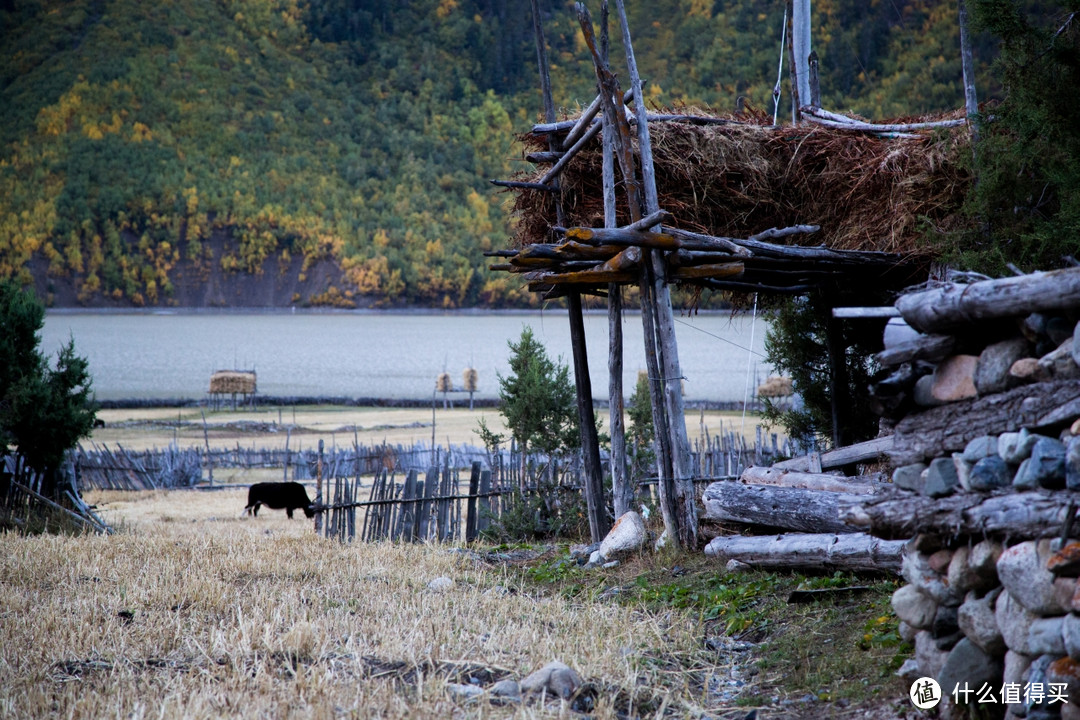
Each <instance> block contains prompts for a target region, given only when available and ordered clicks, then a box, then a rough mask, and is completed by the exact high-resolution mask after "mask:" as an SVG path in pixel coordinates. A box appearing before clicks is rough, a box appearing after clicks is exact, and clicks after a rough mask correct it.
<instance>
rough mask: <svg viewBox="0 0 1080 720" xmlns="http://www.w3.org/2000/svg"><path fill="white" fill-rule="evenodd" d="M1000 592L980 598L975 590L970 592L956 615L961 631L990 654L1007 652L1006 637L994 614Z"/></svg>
mask: <svg viewBox="0 0 1080 720" xmlns="http://www.w3.org/2000/svg"><path fill="white" fill-rule="evenodd" d="M998 594H999V593H997V592H993V593H990V594H988V595H987V596H986V597H982V598H980V597H977V596H976V595H975V593H973V592H971V593H968V595H967V598H966V599H965V600H964V604H963V605H961V606H960V608H959V610H958V611H957V617H956V620H957V624H958V625H959V626H960V631H961V632H963V633H964V635H965V636H966V637H967V638H968V639H969V640H971V642H973V643H975V644H976V645H978V646H979V647H980V648H982V649H983V650H985V651H986V652H987V653H989V654H990V655H1000V654H1001V653H1003V652H1005V638H1003V637H1002V636H1001V630H1000V629H999V628H998V624H997V617H995V614H994V603H995V601H996V600H997V596H998Z"/></svg>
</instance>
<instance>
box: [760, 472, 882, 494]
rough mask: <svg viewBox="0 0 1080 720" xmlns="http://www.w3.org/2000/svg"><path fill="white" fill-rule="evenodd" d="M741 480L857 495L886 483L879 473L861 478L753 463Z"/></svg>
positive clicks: (877, 488)
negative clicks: (762, 465) (882, 480)
mask: <svg viewBox="0 0 1080 720" xmlns="http://www.w3.org/2000/svg"><path fill="white" fill-rule="evenodd" d="M739 482H741V483H743V484H744V485H771V486H773V487H787V488H799V489H802V490H825V491H828V492H843V493H854V494H856V495H868V494H870V493H874V492H877V491H878V490H880V489H881V487H882V486H884V485H886V484H885V483H883V482H881V476H880V475H878V474H875V475H869V476H861V477H860V478H845V477H839V476H836V475H822V474H820V473H810V472H800V471H798V470H785V469H782V468H778V467H777V466H776V465H774V466H772V467H758V466H756V465H751V466H750V467H748V468H746V469H745V470H743V472H742V475H740V476H739Z"/></svg>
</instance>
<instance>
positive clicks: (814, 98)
mask: <svg viewBox="0 0 1080 720" xmlns="http://www.w3.org/2000/svg"><path fill="white" fill-rule="evenodd" d="M807 64H808V65H809V70H810V104H811V105H813V106H814V107H816V108H819V107H821V77H820V75H819V70H820V68H819V67H818V56H817V50H811V51H810V62H809V63H807Z"/></svg>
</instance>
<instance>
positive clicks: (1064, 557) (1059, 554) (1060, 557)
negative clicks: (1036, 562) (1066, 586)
mask: <svg viewBox="0 0 1080 720" xmlns="http://www.w3.org/2000/svg"><path fill="white" fill-rule="evenodd" d="M1046 569H1047V570H1049V571H1050V572H1051V573H1053V574H1054V575H1057V576H1058V577H1077V576H1080V542H1077V541H1075V540H1071V541H1069V542H1068V543H1066V544H1065V546H1064V547H1062V548H1061V549H1060V550H1056V551H1055V552H1054V554H1053V555H1051V556H1050V559H1049V560H1047V561H1046Z"/></svg>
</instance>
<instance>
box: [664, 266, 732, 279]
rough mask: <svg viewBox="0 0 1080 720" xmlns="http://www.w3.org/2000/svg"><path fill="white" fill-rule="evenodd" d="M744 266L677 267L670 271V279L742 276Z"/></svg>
mask: <svg viewBox="0 0 1080 720" xmlns="http://www.w3.org/2000/svg"><path fill="white" fill-rule="evenodd" d="M742 271H743V264H742V263H741V262H733V263H717V264H715V265H692V266H690V267H676V268H670V269H669V270H668V277H670V278H671V279H673V280H690V279H693V278H726V277H734V276H736V275H739V274H741V273H742Z"/></svg>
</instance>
